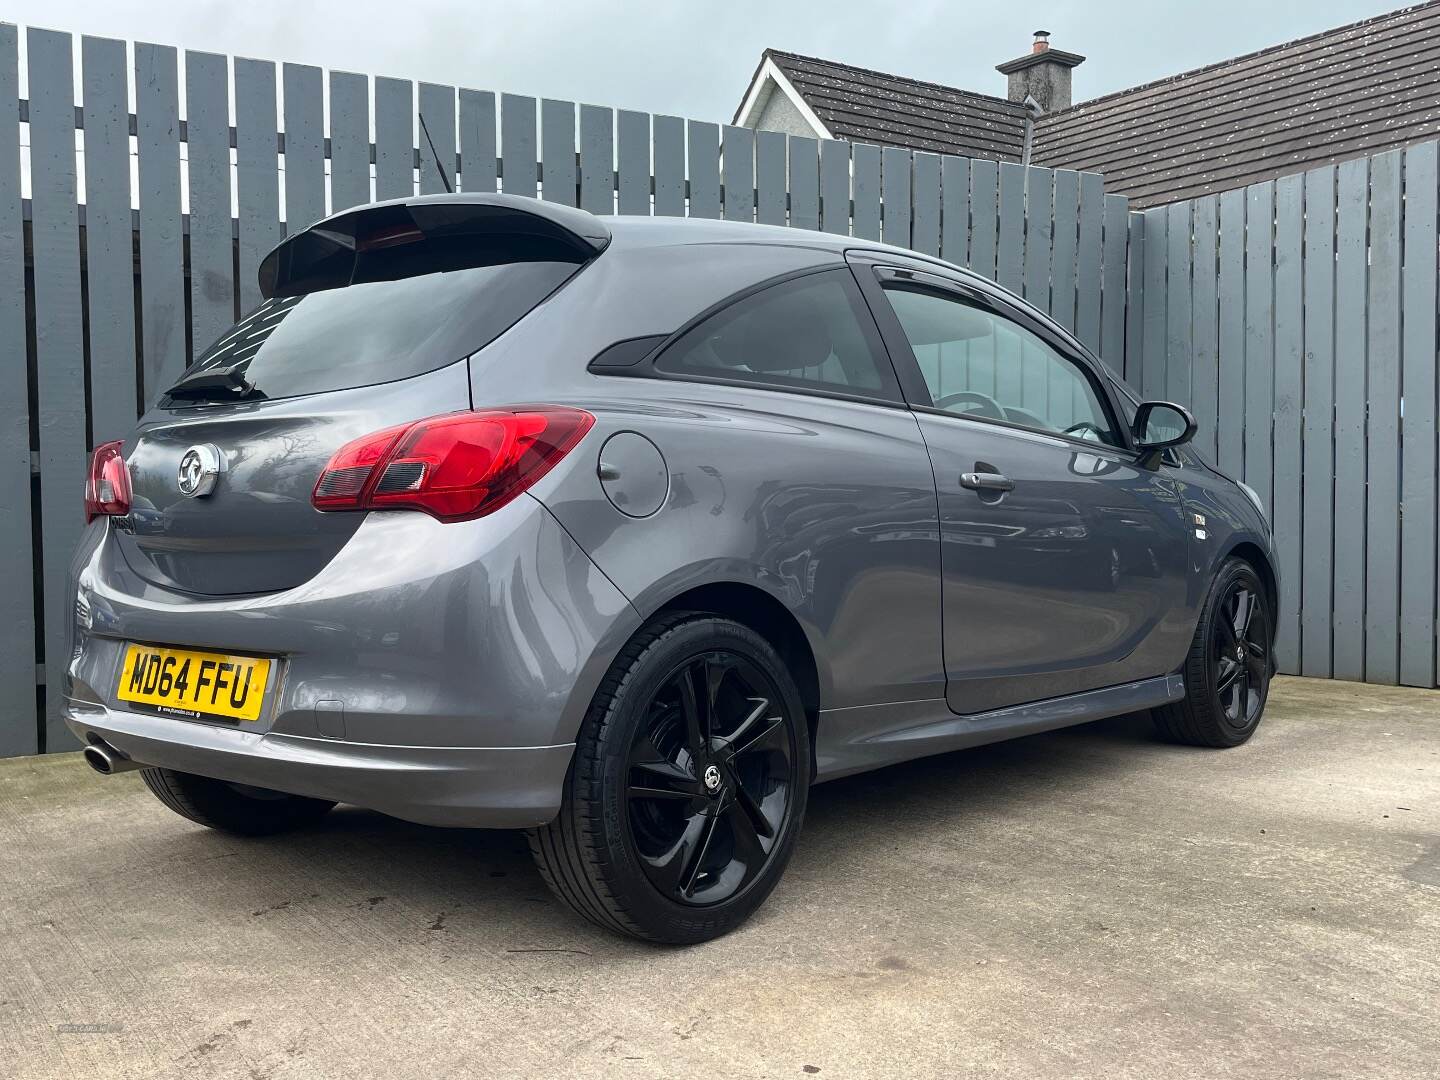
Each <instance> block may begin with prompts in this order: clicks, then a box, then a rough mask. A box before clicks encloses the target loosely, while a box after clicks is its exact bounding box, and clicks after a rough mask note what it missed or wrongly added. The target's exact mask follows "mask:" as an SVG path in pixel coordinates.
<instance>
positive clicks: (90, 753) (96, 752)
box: [80, 739, 145, 776]
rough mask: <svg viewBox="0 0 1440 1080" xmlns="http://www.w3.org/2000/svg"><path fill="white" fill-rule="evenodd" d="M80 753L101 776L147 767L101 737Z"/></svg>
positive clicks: (86, 762)
mask: <svg viewBox="0 0 1440 1080" xmlns="http://www.w3.org/2000/svg"><path fill="white" fill-rule="evenodd" d="M80 754H81V756H82V757H84V758H85V764H87V765H89V766H90V768H92V769H94V770H95V771H96V772H98V773H99V774H100V775H101V776H114V775H115V774H116V773H122V772H131V771H133V770H135V769H143V768H144V767H145V766H144V765H141V764H140V763H139V762H138V761H131V760H130V759H129V758H128V757H126V756H125V755H124V754H122V753H121V752H120V751H119V750H116V749H115V747H113V746H111V745H110V744H109V743H107V742H103V741H101V740H99V739H96V740H95V741H93V742H92V743H91V744H90V745H89V746H87V747H85V749H84V750H82V751H80Z"/></svg>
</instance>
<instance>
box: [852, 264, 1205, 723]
mask: <svg viewBox="0 0 1440 1080" xmlns="http://www.w3.org/2000/svg"><path fill="white" fill-rule="evenodd" d="M857 273H858V275H859V276H860V277H861V278H862V284H864V287H865V288H866V290H867V295H868V296H869V297H870V298H871V301H872V306H873V307H874V308H875V309H876V314H877V318H878V319H879V321H880V323H881V326H882V331H883V332H884V334H885V336H886V338H887V342H888V344H889V345H890V351H891V354H892V357H893V358H894V359H895V361H896V364H897V369H899V370H900V371H901V378H902V383H903V384H905V390H906V396H907V399H909V400H910V403H911V405H912V408H914V410H915V412H916V415H917V418H918V420H919V423H920V427H921V432H922V434H923V436H924V438H925V441H926V444H927V446H928V449H929V453H930V458H931V463H932V465H933V467H934V471H935V482H936V489H937V498H938V503H939V514H940V521H941V538H942V544H941V549H942V550H941V569H942V584H941V589H942V624H943V632H944V658H945V669H946V680H947V682H946V697H947V699H948V701H949V704H950V706H951V708H952V709H954V710H955V711H956V712H959V713H967V714H968V713H976V712H984V711H988V710H991V709H997V708H1003V707H1005V706H1008V705H1016V704H1020V703H1025V702H1033V701H1040V700H1045V699H1049V698H1055V697H1061V696H1064V695H1066V694H1073V693H1079V692H1082V691H1085V690H1092V689H1097V688H1100V687H1105V686H1113V685H1118V684H1120V683H1123V682H1127V681H1130V680H1133V679H1139V678H1148V677H1152V676H1155V675H1160V674H1165V671H1163V670H1157V668H1163V666H1164V664H1165V661H1163V660H1162V659H1160V657H1161V656H1162V655H1164V654H1165V653H1166V652H1167V646H1168V645H1169V644H1171V643H1172V642H1171V638H1170V635H1172V634H1174V633H1176V632H1183V626H1182V625H1181V623H1180V622H1179V621H1178V620H1176V619H1174V618H1173V613H1174V612H1175V611H1176V610H1177V609H1179V608H1180V607H1181V606H1182V605H1183V601H1184V595H1185V581H1186V575H1185V569H1186V561H1187V548H1188V542H1189V529H1188V526H1187V523H1186V522H1185V520H1184V508H1183V507H1182V505H1181V502H1180V498H1179V494H1178V491H1177V488H1176V485H1175V482H1174V480H1173V478H1172V477H1170V476H1169V475H1167V474H1166V471H1165V467H1164V466H1161V468H1160V470H1159V471H1155V470H1151V469H1149V468H1146V467H1144V465H1142V464H1141V463H1140V462H1139V460H1138V458H1137V455H1136V454H1135V453H1134V452H1133V451H1132V450H1131V449H1130V448H1129V436H1128V434H1127V433H1126V432H1125V431H1124V429H1123V428H1122V426H1121V421H1120V419H1119V416H1118V413H1117V412H1116V409H1115V406H1114V403H1113V400H1112V399H1111V397H1110V394H1109V390H1108V388H1107V387H1106V386H1105V384H1104V382H1103V381H1102V379H1101V377H1100V374H1099V372H1098V371H1097V370H1096V369H1095V367H1094V366H1092V364H1091V363H1090V362H1089V360H1088V359H1086V358H1085V357H1083V356H1082V355H1081V353H1080V351H1079V350H1078V349H1073V348H1067V347H1066V345H1067V343H1066V342H1065V341H1064V339H1063V337H1062V336H1061V335H1059V334H1056V333H1054V332H1053V331H1052V330H1051V328H1050V327H1048V326H1047V325H1046V324H1045V323H1044V322H1043V321H1042V320H1039V319H1036V318H1033V317H1031V316H1029V315H1028V314H1027V313H1026V312H1025V311H1024V310H1023V309H1021V308H1020V307H1018V306H1015V305H1012V304H1010V303H1008V302H1007V301H1005V300H1004V299H1003V297H1002V296H1001V295H1000V294H998V293H992V292H991V291H989V290H987V289H984V288H983V287H980V286H978V285H976V284H971V283H969V282H968V281H967V280H966V279H964V278H961V277H959V275H956V276H955V277H953V278H952V277H950V276H947V275H944V274H937V273H930V272H927V271H921V270H918V269H913V268H906V267H903V266H902V267H893V266H892V267H885V266H868V267H867V266H864V265H860V266H857ZM865 279H868V280H865Z"/></svg>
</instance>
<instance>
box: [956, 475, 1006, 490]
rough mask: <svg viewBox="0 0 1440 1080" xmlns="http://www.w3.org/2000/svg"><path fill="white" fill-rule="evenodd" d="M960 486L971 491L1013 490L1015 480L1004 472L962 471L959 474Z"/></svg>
mask: <svg viewBox="0 0 1440 1080" xmlns="http://www.w3.org/2000/svg"><path fill="white" fill-rule="evenodd" d="M960 486H961V487H963V488H970V489H971V490H972V491H1014V490H1015V481H1014V480H1011V479H1010V478H1009V477H1008V476H1006V475H1005V474H1004V473H998V472H964V473H961V474H960Z"/></svg>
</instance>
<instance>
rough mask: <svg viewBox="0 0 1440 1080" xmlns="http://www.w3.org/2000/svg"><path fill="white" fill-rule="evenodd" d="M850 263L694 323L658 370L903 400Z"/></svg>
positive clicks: (755, 296)
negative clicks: (851, 271) (844, 266)
mask: <svg viewBox="0 0 1440 1080" xmlns="http://www.w3.org/2000/svg"><path fill="white" fill-rule="evenodd" d="M869 319H870V313H869V311H868V310H867V309H866V308H865V306H864V300H863V299H861V297H860V291H859V289H858V287H857V286H856V284H855V280H854V278H852V277H851V276H850V271H849V270H848V269H836V270H824V271H821V272H820V273H817V274H807V275H806V276H804V277H801V278H795V279H793V280H791V281H785V282H781V283H780V284H778V285H774V286H771V287H770V288H768V289H764V290H762V291H760V292H757V293H753V294H752V295H750V296H747V297H745V298H744V299H743V300H737V301H736V302H735V303H733V304H731V305H730V306H729V307H727V308H725V309H724V310H722V311H720V312H718V313H717V314H715V315H713V316H711V317H710V318H708V319H706V320H705V321H704V322H702V323H700V324H699V325H698V326H695V327H692V328H691V329H690V330H689V331H687V332H686V333H685V334H684V335H683V336H682V337H681V338H680V339H679V340H678V341H676V342H675V343H674V344H673V345H671V346H670V347H669V348H668V349H666V350H665V352H663V353H662V354H661V355H660V357H659V358H658V359H657V360H656V361H655V368H656V370H657V371H662V372H670V373H672V374H677V375H693V376H700V377H702V378H709V379H724V380H726V381H728V382H744V383H755V384H757V385H762V386H775V387H784V388H794V389H798V390H806V389H809V390H824V391H828V392H831V393H842V394H854V395H857V396H860V397H870V398H884V399H887V400H891V401H899V400H900V390H899V387H898V385H897V384H896V381H895V372H894V370H893V369H892V368H891V367H890V360H889V358H888V357H887V356H886V355H885V354H884V352H883V351H881V348H880V346H879V343H878V340H877V337H876V332H875V329H874V325H873V323H871V322H869V321H868V320H869Z"/></svg>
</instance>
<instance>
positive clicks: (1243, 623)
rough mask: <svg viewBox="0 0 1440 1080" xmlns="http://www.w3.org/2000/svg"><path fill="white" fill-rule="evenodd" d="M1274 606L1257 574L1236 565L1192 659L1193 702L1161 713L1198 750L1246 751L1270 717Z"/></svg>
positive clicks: (1214, 591)
mask: <svg viewBox="0 0 1440 1080" xmlns="http://www.w3.org/2000/svg"><path fill="white" fill-rule="evenodd" d="M1272 626H1273V623H1272V622H1271V619H1270V605H1269V602H1268V600H1267V599H1266V594H1265V587H1264V585H1263V583H1262V582H1261V581H1260V578H1259V576H1258V575H1257V574H1256V573H1255V570H1254V568H1253V567H1252V566H1251V565H1250V564H1249V563H1247V562H1245V561H1244V560H1243V559H1230V560H1229V561H1228V562H1226V563H1225V565H1224V566H1222V567H1221V568H1220V572H1219V574H1217V575H1216V577H1215V582H1214V584H1213V585H1212V586H1211V588H1210V595H1209V597H1207V598H1206V601H1205V608H1204V610H1203V611H1202V612H1201V614H1200V622H1199V624H1198V625H1197V626H1196V627H1195V638H1194V640H1193V642H1192V643H1191V646H1190V654H1189V656H1188V657H1187V659H1186V662H1185V668H1184V675H1185V696H1184V697H1183V698H1181V699H1180V700H1179V701H1177V702H1174V703H1172V704H1170V705H1164V706H1161V707H1160V708H1158V709H1155V710H1153V712H1152V715H1153V716H1154V719H1155V724H1156V726H1157V727H1158V728H1159V729H1160V731H1161V732H1162V733H1163V734H1165V735H1167V736H1168V737H1170V738H1172V739H1174V740H1175V741H1176V742H1183V743H1189V744H1190V745H1192V746H1213V747H1222V748H1223V747H1231V746H1239V745H1240V744H1241V743H1243V742H1245V741H1246V740H1247V739H1249V738H1250V736H1251V735H1253V734H1255V729H1256V728H1257V727H1258V726H1259V725H1260V718H1261V716H1262V715H1264V712H1265V701H1266V698H1267V697H1268V696H1269V693H1270V675H1271V672H1272V670H1273V663H1272V654H1271V649H1272V648H1273V645H1274V637H1273V631H1272Z"/></svg>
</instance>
